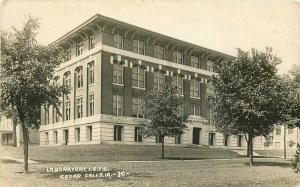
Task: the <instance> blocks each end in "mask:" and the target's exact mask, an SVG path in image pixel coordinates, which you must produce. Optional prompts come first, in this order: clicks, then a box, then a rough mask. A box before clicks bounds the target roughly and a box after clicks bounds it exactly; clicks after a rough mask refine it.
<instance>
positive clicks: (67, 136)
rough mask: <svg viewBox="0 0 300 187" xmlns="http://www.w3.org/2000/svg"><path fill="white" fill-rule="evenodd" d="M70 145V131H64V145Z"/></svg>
mask: <svg viewBox="0 0 300 187" xmlns="http://www.w3.org/2000/svg"><path fill="white" fill-rule="evenodd" d="M68 143H69V130H67V129H66V130H64V144H65V145H68Z"/></svg>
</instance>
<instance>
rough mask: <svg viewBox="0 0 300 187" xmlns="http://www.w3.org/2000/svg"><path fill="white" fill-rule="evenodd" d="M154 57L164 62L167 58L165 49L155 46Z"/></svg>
mask: <svg viewBox="0 0 300 187" xmlns="http://www.w3.org/2000/svg"><path fill="white" fill-rule="evenodd" d="M154 57H155V58H159V59H162V60H163V59H164V57H165V51H164V48H162V47H159V46H154Z"/></svg>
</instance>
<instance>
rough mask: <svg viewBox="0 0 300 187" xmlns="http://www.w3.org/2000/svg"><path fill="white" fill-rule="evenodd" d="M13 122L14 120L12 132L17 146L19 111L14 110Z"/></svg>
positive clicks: (14, 143)
mask: <svg viewBox="0 0 300 187" xmlns="http://www.w3.org/2000/svg"><path fill="white" fill-rule="evenodd" d="M12 122H13V132H12V139H13V146H14V147H17V123H18V117H17V111H13V116H12Z"/></svg>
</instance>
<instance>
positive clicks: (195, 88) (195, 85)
mask: <svg viewBox="0 0 300 187" xmlns="http://www.w3.org/2000/svg"><path fill="white" fill-rule="evenodd" d="M200 85H201V81H200V80H199V79H196V78H193V79H191V80H190V96H191V97H194V98H200V97H201V90H200V89H201V86H200Z"/></svg>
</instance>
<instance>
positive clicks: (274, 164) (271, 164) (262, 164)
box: [245, 162, 291, 168]
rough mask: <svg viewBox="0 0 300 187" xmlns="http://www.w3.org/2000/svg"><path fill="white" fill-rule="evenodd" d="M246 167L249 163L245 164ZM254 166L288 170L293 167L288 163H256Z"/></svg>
mask: <svg viewBox="0 0 300 187" xmlns="http://www.w3.org/2000/svg"><path fill="white" fill-rule="evenodd" d="M245 165H249V163H245ZM254 166H278V167H284V168H288V167H291V166H290V163H288V162H254Z"/></svg>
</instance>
